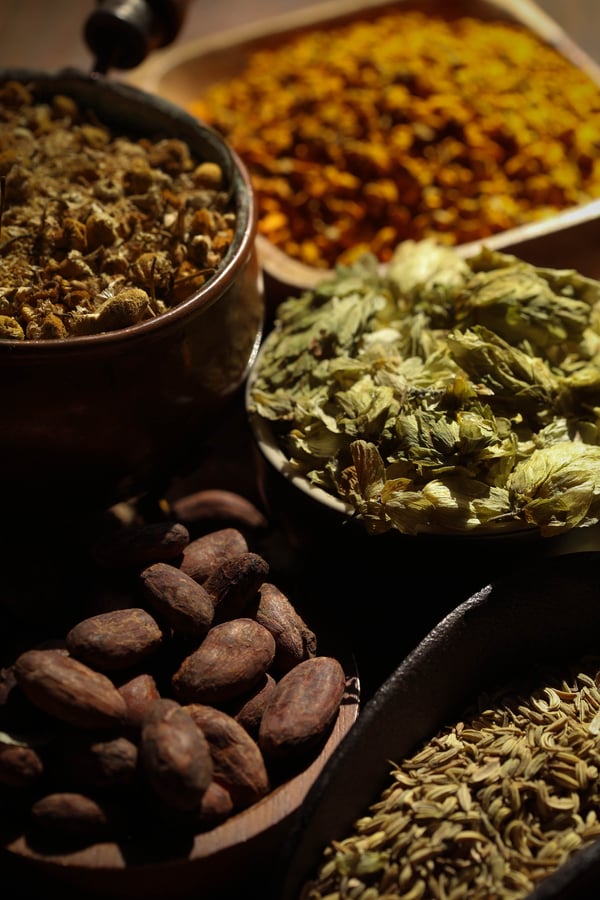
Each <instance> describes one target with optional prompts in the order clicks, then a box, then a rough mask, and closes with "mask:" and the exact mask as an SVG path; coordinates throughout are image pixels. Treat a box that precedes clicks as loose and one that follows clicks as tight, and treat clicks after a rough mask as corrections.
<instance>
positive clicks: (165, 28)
mask: <svg viewBox="0 0 600 900" xmlns="http://www.w3.org/2000/svg"><path fill="white" fill-rule="evenodd" d="M189 2H190V0H97V2H96V8H95V9H94V10H93V11H92V12H91V13H90V15H89V16H88V19H87V21H86V23H85V25H84V38H85V41H86V43H87V45H88V47H89V48H90V50H91V51H92V53H93V55H94V60H95V63H94V66H93V71H94V72H98V73H100V74H105V73H106V72H107V71H108V70H109V69H111V68H115V69H134V68H135V67H136V66H138V65H140V63H142V62H143V61H144V59H145V58H146V56H147V55H148V54H149V53H150V52H151V51H152V50H155V49H157V48H159V47H164V46H165V45H166V44H170V43H171V42H172V41H173V40H174V39H175V38H176V37H177V35H178V33H179V30H180V28H181V26H182V24H183V20H184V17H185V12H186V9H187V6H188V4H189Z"/></svg>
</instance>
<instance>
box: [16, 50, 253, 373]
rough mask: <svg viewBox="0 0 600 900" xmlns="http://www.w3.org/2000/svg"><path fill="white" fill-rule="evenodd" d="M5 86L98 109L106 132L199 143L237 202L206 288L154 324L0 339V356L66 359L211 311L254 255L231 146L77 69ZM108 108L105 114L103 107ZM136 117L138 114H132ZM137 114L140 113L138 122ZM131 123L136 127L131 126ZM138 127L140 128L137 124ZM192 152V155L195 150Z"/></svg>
mask: <svg viewBox="0 0 600 900" xmlns="http://www.w3.org/2000/svg"><path fill="white" fill-rule="evenodd" d="M7 81H19V82H23V83H25V84H31V85H32V86H33V88H34V90H35V91H37V92H38V94H39V96H40V97H43V96H45V95H50V94H54V93H64V94H67V95H69V96H72V97H73V98H74V99H75V100H76V101H78V102H87V103H88V106H90V107H93V108H94V110H95V111H98V110H100V112H101V114H102V118H103V121H105V122H106V124H107V125H108V127H109V128H111V129H116V128H118V127H120V128H121V129H122V130H123V131H127V130H128V131H129V133H131V134H134V135H135V134H137V135H140V136H148V135H149V133H150V132H151V131H152V129H153V130H154V132H155V133H158V132H164V130H165V128H167V127H169V128H172V129H173V132H174V133H175V134H176V136H177V137H179V138H181V139H182V140H184V141H186V142H187V143H188V144H190V146H191V149H192V151H194V149H195V147H198V146H200V144H201V143H204V144H205V145H206V146H207V147H209V148H210V149H211V152H212V153H213V154H214V155H215V157H216V158H217V159H218V160H219V162H220V163H221V164H225V166H226V168H227V170H228V176H229V180H230V182H231V194H232V197H234V198H235V201H236V229H235V235H234V239H233V241H232V243H231V245H230V247H229V249H228V250H227V253H226V254H225V257H224V259H223V260H222V262H221V264H220V266H219V268H218V269H217V270H216V271H215V273H214V274H213V275H212V276H211V278H209V280H208V281H207V282H205V284H203V285H201V287H200V288H198V290H196V291H194V293H193V294H191V295H190V296H189V297H188V298H186V299H185V300H182V301H180V302H179V303H177V304H175V305H174V306H172V307H170V308H169V309H167V310H166V311H165V312H164V313H161V314H160V316H156V317H155V318H154V319H147V320H146V321H144V322H139V323H137V324H135V325H128V326H126V327H125V328H119V329H116V330H113V331H105V332H100V333H98V334H93V335H73V336H72V337H68V338H65V339H62V340H60V339H58V340H57V339H43V338H41V339H36V340H35V341H28V340H25V341H23V340H1V341H0V354H6V355H13V354H18V356H19V357H24V358H27V357H30V356H35V357H36V358H37V357H39V356H40V354H41V353H47V354H52V355H55V354H59V355H60V354H63V355H68V354H69V353H71V352H78V351H79V350H81V349H82V348H84V347H87V348H88V351H89V349H90V348H92V347H98V348H101V347H103V346H105V345H107V344H111V345H115V344H120V343H124V342H131V341H134V340H142V339H146V338H147V337H149V336H151V335H153V334H155V333H159V332H160V333H162V332H163V331H164V330H165V329H169V328H170V327H173V326H175V325H176V324H177V323H179V322H180V320H181V319H184V318H185V317H186V316H187V315H188V314H189V311H190V309H192V308H195V307H208V306H211V305H212V304H213V303H214V302H215V301H216V300H217V299H218V298H219V296H220V295H221V294H222V292H223V287H224V285H226V284H227V282H228V281H230V280H232V279H233V276H234V275H235V274H236V273H237V272H238V271H239V270H240V269H242V267H244V266H245V265H246V264H247V261H248V260H249V259H250V257H251V256H252V254H253V253H255V252H256V249H255V244H256V229H257V217H258V213H257V206H256V198H255V194H254V189H253V187H252V184H251V181H250V175H249V172H248V170H247V168H246V166H245V164H244V163H243V161H242V160H241V159H240V157H239V156H238V154H237V153H236V152H235V150H233V148H232V147H230V146H229V144H228V143H227V142H226V141H225V140H224V139H223V137H222V136H221V135H220V134H218V132H217V131H216V130H215V129H214V128H212V127H211V126H210V125H208V124H207V123H205V122H202V121H201V120H200V119H197V118H196V117H194V116H192V115H191V114H190V113H188V112H186V111H185V110H184V109H182V108H181V107H179V106H177V104H175V103H173V102H172V101H170V100H167V99H165V98H163V97H159V96H157V95H154V94H152V93H150V92H148V91H145V90H143V89H142V88H138V87H135V86H133V85H130V84H127V83H123V82H119V81H111V80H110V79H108V78H105V77H104V76H101V75H97V74H91V75H87V74H85V73H82V72H80V71H79V70H77V69H72V68H69V67H66V68H64V69H60V70H53V71H43V70H37V69H31V68H0V85H1V84H4V83H5V82H7ZM106 104H108V105H109V106H110V104H112V107H111V108H110V109H108V108H105V105H106ZM134 113H137V114H138V115H137V116H136V115H134ZM139 113H143V115H142V116H141V117H140V115H139ZM131 122H133V123H135V124H134V125H133V126H131V124H130V123H131ZM140 123H142V124H140ZM196 152H197V151H196Z"/></svg>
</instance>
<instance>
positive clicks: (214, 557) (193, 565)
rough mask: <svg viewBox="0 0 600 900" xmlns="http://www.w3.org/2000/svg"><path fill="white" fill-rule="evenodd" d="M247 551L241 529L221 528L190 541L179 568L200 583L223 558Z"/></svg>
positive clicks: (229, 557) (232, 557) (231, 557)
mask: <svg viewBox="0 0 600 900" xmlns="http://www.w3.org/2000/svg"><path fill="white" fill-rule="evenodd" d="M247 552H248V543H247V541H246V538H245V537H244V535H243V534H242V532H241V531H239V530H238V529H237V528H221V529H219V530H218V531H211V532H210V534H204V535H202V537H199V538H196V539H195V540H193V541H190V542H189V544H188V545H187V547H185V548H184V550H183V553H182V557H181V561H180V563H179V568H180V569H181V571H182V572H185V573H186V575H189V576H190V577H191V578H193V579H194V581H197V582H199V583H200V584H202V583H203V582H204V581H206V579H207V578H208V576H209V575H210V574H211V573H212V572H214V571H215V569H217V568H218V567H219V566H220V565H221V564H222V563H224V562H225V560H227V559H234V558H235V557H236V556H241V555H242V553H247ZM153 562H158V560H153Z"/></svg>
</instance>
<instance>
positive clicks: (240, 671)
mask: <svg viewBox="0 0 600 900" xmlns="http://www.w3.org/2000/svg"><path fill="white" fill-rule="evenodd" d="M274 656H275V641H274V639H273V636H272V635H271V633H270V632H269V631H267V629H266V628H263V626H262V625H259V624H258V622H255V621H254V619H245V618H241V619H233V620H232V621H230V622H223V623H222V624H221V625H215V626H214V627H213V628H211V629H210V631H209V632H208V634H207V635H206V637H205V638H204V640H203V641H202V643H201V644H200V646H199V647H198V649H197V650H195V651H194V652H193V653H190V655H189V656H187V657H186V658H185V659H184V660H183V662H182V663H181V665H180V666H179V668H178V669H177V671H176V672H175V674H174V675H173V677H172V679H171V684H172V688H173V691H174V693H175V696H176V697H177V699H178V700H180V702H182V703H216V704H219V703H222V702H224V701H227V700H231V699H232V698H234V697H239V696H240V695H241V694H244V693H247V692H248V691H250V690H252V689H253V688H254V687H255V686H256V685H257V684H258V682H259V681H260V680H261V678H262V677H263V675H264V674H265V672H267V670H268V669H269V666H270V665H271V663H272V662H273V658H274Z"/></svg>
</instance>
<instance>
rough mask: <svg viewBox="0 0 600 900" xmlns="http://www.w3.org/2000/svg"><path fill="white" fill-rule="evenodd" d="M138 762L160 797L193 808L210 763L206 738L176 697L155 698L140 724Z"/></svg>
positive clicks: (182, 807) (207, 777)
mask: <svg viewBox="0 0 600 900" xmlns="http://www.w3.org/2000/svg"><path fill="white" fill-rule="evenodd" d="M139 754H140V762H141V765H142V768H143V771H144V772H145V774H146V777H147V779H148V782H149V784H150V786H151V787H152V789H153V790H154V791H155V792H156V794H157V795H158V797H159V798H160V800H161V801H162V802H163V803H165V804H166V805H167V806H170V807H173V808H175V809H180V810H190V809H196V808H198V807H199V806H200V802H201V799H202V796H203V794H204V792H205V791H206V789H207V788H208V786H209V784H210V782H211V780H212V774H213V764H212V760H211V754H210V750H209V746H208V743H207V741H206V738H205V737H204V735H203V734H202V732H201V731H200V729H199V728H198V727H197V726H196V724H195V723H194V721H193V719H192V718H191V717H190V715H189V714H188V713H187V712H186V711H185V710H184V709H182V707H181V706H180V705H179V703H177V702H176V701H175V700H171V699H168V698H163V699H161V700H157V701H156V702H155V703H154V704H153V705H152V706H151V707H150V709H149V710H148V712H147V714H146V717H145V719H144V722H143V725H142V732H141V738H140V745H139Z"/></svg>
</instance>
